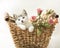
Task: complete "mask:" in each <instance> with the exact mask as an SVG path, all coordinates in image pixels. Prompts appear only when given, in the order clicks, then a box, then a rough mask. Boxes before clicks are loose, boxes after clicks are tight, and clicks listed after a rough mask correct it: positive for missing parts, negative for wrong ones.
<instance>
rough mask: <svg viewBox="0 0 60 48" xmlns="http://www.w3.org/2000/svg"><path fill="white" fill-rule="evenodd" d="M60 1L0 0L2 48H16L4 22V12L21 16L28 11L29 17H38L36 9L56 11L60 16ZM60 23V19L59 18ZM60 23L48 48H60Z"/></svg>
mask: <svg viewBox="0 0 60 48" xmlns="http://www.w3.org/2000/svg"><path fill="white" fill-rule="evenodd" d="M59 4H60V0H0V48H15V45H14V43H13V40H12V37H11V34H10V30H9V28H8V24H7V23H6V22H5V21H4V12H9V13H10V15H12V14H13V13H16V14H19V13H20V10H21V9H26V10H27V12H28V14H29V16H31V15H36V9H37V8H42V9H48V8H52V9H54V10H55V11H56V12H57V13H58V14H59V15H60V5H59ZM59 22H60V18H59ZM59 29H60V23H59V24H57V25H56V28H55V31H54V33H53V34H52V37H51V40H50V43H49V46H48V48H60V30H59Z"/></svg>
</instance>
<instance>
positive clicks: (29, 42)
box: [5, 16, 54, 48]
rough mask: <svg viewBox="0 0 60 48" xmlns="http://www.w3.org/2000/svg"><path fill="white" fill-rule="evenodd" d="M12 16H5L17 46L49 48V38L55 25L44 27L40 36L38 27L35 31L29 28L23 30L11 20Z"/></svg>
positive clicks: (18, 47) (23, 47)
mask: <svg viewBox="0 0 60 48" xmlns="http://www.w3.org/2000/svg"><path fill="white" fill-rule="evenodd" d="M11 18H12V17H11V16H9V17H7V18H5V20H6V21H7V23H8V25H9V27H10V32H11V34H12V37H13V40H14V43H15V46H16V48H47V46H48V44H49V40H50V38H51V35H52V33H53V30H54V26H52V27H51V28H48V29H46V28H44V29H43V32H42V33H41V35H40V36H37V29H35V30H34V31H33V32H29V31H28V30H24V31H23V30H21V29H20V28H19V27H18V26H17V25H16V24H15V22H14V21H12V20H11Z"/></svg>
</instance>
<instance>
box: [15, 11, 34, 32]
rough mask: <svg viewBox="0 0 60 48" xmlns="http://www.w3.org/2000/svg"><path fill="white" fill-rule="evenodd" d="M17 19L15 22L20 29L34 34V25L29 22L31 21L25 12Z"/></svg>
mask: <svg viewBox="0 0 60 48" xmlns="http://www.w3.org/2000/svg"><path fill="white" fill-rule="evenodd" d="M15 19H16V20H15V22H16V24H17V26H18V27H20V28H21V29H22V30H26V29H28V30H29V32H33V30H34V26H33V25H32V23H31V22H29V19H28V16H27V13H26V11H25V10H23V12H22V14H21V15H19V16H16V17H15Z"/></svg>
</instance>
